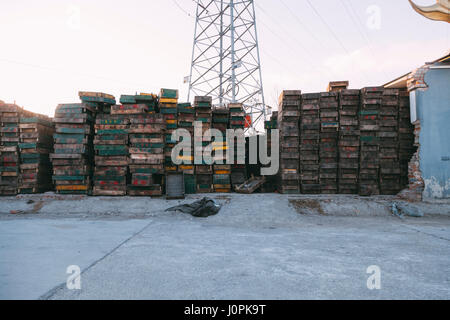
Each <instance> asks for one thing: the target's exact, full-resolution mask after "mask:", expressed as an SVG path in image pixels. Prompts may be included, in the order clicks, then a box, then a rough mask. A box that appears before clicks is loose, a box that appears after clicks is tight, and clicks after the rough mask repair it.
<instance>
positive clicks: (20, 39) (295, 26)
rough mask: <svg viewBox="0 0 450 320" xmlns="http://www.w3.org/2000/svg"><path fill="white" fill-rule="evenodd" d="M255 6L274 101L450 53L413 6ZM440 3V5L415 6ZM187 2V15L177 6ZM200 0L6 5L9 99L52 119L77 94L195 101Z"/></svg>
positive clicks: (5, 87) (445, 34)
mask: <svg viewBox="0 0 450 320" xmlns="http://www.w3.org/2000/svg"><path fill="white" fill-rule="evenodd" d="M310 2H311V3H312V4H313V6H314V7H315V9H316V10H317V12H318V13H319V15H320V17H319V15H317V14H316V12H315V11H314V10H313V8H312V7H311V6H310V5H309V4H308V2H307V0H255V3H256V14H257V25H258V33H259V41H260V48H261V60H262V61H261V63H262V72H263V82H264V89H265V92H266V102H267V103H268V104H271V105H274V103H275V101H276V98H277V95H278V94H279V92H280V91H281V90H283V89H301V90H302V91H304V92H316V91H324V90H325V89H326V87H327V84H328V82H329V81H331V80H349V81H350V85H351V87H353V88H361V87H363V86H369V85H372V86H373V85H382V84H384V83H386V82H388V81H390V80H392V79H394V78H396V77H398V76H401V75H403V74H405V73H406V72H408V71H410V70H412V69H414V68H416V67H419V66H420V65H422V64H424V63H425V62H427V61H431V60H434V59H436V58H439V57H440V56H442V55H444V54H445V53H446V52H447V51H448V50H449V48H450V24H448V23H444V22H433V21H431V20H427V19H425V18H423V17H422V16H420V15H418V14H417V13H416V12H415V11H413V10H412V8H411V7H410V5H409V3H408V1H407V0H310ZM416 2H417V3H418V4H432V3H434V2H435V1H434V0H416ZM176 3H178V5H179V6H177V5H176ZM195 5H196V4H195V2H194V0H176V1H175V0H127V1H119V0H115V1H114V0H80V1H75V0H73V1H64V0H39V1H35V0H14V1H13V0H2V1H1V2H0V100H4V101H5V102H14V101H16V102H17V103H18V104H19V105H21V106H24V107H26V108H27V109H29V110H32V111H35V112H40V113H44V114H48V115H53V112H54V109H55V107H56V105H57V104H59V103H67V102H77V101H79V100H78V91H80V90H89V91H103V92H107V93H111V94H114V95H115V96H116V97H117V98H118V97H119V96H120V94H127V93H128V94H134V93H135V92H155V93H157V92H158V91H159V89H160V88H178V89H180V92H181V100H185V99H186V97H187V94H186V89H187V86H186V85H184V84H183V77H184V76H187V75H189V69H190V61H191V54H192V41H193V33H194V22H195V20H194V18H193V16H194V15H195V14H194V12H195Z"/></svg>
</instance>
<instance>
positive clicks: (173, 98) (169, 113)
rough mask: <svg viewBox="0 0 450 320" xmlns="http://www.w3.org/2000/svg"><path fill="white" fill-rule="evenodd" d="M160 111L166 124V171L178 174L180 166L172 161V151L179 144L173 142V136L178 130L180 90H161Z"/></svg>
mask: <svg viewBox="0 0 450 320" xmlns="http://www.w3.org/2000/svg"><path fill="white" fill-rule="evenodd" d="M159 109H160V112H161V113H162V114H163V116H164V121H165V123H166V132H165V135H166V139H165V146H164V156H165V164H164V165H165V171H166V172H178V166H177V165H176V164H175V163H173V161H172V150H173V148H174V147H175V145H176V143H177V141H173V140H172V134H173V132H174V131H176V130H177V129H178V90H173V89H161V92H160V96H159Z"/></svg>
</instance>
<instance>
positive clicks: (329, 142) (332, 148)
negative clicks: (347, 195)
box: [319, 92, 339, 194]
mask: <svg viewBox="0 0 450 320" xmlns="http://www.w3.org/2000/svg"><path fill="white" fill-rule="evenodd" d="M338 139H339V95H338V93H337V92H324V93H321V94H320V149H319V156H320V175H319V178H320V190H321V193H322V194H336V193H338V161H339V160H338V159H339V158H338V156H339V152H338Z"/></svg>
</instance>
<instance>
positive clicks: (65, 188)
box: [56, 186, 89, 191]
mask: <svg viewBox="0 0 450 320" xmlns="http://www.w3.org/2000/svg"><path fill="white" fill-rule="evenodd" d="M88 189H89V187H88V186H56V190H58V191H87V190H88Z"/></svg>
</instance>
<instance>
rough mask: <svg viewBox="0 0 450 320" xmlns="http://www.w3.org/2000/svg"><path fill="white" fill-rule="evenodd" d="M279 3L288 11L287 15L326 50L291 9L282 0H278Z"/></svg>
mask: <svg viewBox="0 0 450 320" xmlns="http://www.w3.org/2000/svg"><path fill="white" fill-rule="evenodd" d="M279 1H280V2H281V4H282V5H283V6H284V7H285V8H286V9H287V10H288V11H289V13H290V14H291V15H292V16H293V17H294V18H295V20H297V22H298V23H299V24H300V26H301V27H302V28H303V29H305V31H306V32H307V33H309V35H310V36H311V37H312V38H314V40H316V41H317V42H318V43H319V44H320V45H321V46H322V47H323V48H325V49H326V47H325V45H324V43H323V42H322V41H320V39H319V38H317V37H316V35H315V34H314V32H312V31H311V30H309V28H308V27H307V26H306V25H305V24H304V23H303V22H302V20H301V19H300V17H299V16H298V15H297V14H295V13H294V10H291V8H289V7H288V5H287V4H286V3H285V2H284V1H283V0H279Z"/></svg>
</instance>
